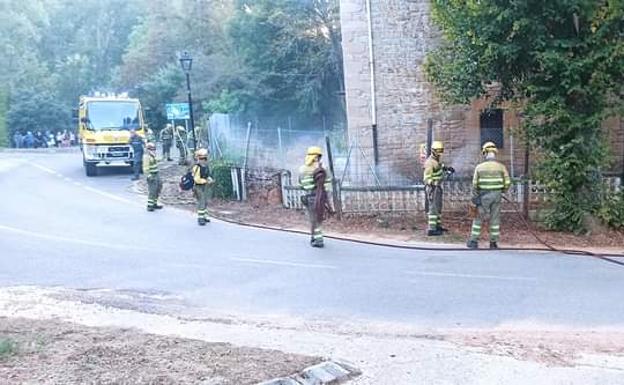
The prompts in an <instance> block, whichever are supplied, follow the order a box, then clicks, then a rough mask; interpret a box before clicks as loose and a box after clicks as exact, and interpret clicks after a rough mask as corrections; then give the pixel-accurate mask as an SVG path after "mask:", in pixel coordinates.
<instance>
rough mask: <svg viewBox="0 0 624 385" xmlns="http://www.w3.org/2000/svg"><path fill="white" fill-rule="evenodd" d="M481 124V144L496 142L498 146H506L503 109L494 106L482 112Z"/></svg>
mask: <svg viewBox="0 0 624 385" xmlns="http://www.w3.org/2000/svg"><path fill="white" fill-rule="evenodd" d="M480 126H481V145H483V143H485V142H494V144H496V147H498V148H503V147H504V144H505V143H504V142H505V141H504V135H503V133H504V131H503V110H501V109H500V108H493V109H487V110H484V111H483V112H481V118H480Z"/></svg>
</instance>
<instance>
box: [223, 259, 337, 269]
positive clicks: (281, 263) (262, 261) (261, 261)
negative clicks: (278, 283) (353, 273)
mask: <svg viewBox="0 0 624 385" xmlns="http://www.w3.org/2000/svg"><path fill="white" fill-rule="evenodd" d="M230 260H231V261H236V262H246V263H257V264H264V265H279V266H291V267H306V268H311V269H331V270H335V269H337V268H338V267H336V266H332V265H316V264H310V263H297V262H286V261H274V260H270V259H249V258H230Z"/></svg>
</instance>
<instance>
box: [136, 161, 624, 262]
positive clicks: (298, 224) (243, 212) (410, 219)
mask: <svg viewBox="0 0 624 385" xmlns="http://www.w3.org/2000/svg"><path fill="white" fill-rule="evenodd" d="M184 170H185V168H184V166H176V165H174V164H171V163H169V164H167V165H165V166H164V167H161V174H162V177H163V181H164V187H163V192H162V197H161V200H162V201H163V202H164V203H165V204H171V205H174V206H177V207H181V208H185V209H189V210H193V208H194V199H193V196H192V193H191V192H184V191H180V190H179V188H178V182H179V178H180V176H181V175H182V174H184ZM137 189H138V191H140V192H145V191H146V186H145V181H144V180H141V181H140V182H139V183H138V184H137ZM209 209H210V212H211V214H212V215H213V216H216V217H220V218H222V219H227V220H233V221H239V222H245V223H252V224H262V225H268V226H271V227H277V228H285V229H296V230H302V231H308V224H307V220H306V217H305V213H304V212H303V211H300V210H291V209H286V208H284V207H283V206H281V204H278V203H270V202H267V200H266V199H262V198H257V197H254V196H251V197H250V199H249V201H247V202H237V201H225V200H218V199H214V200H212V202H211V203H210V207H209ZM470 225H471V220H470V218H468V216H467V214H464V213H445V214H444V226H445V227H446V228H448V229H449V232H448V233H447V234H446V235H444V236H441V237H427V236H426V235H425V228H426V218H425V215H424V213H403V214H375V215H346V216H344V217H343V218H342V220H340V221H339V220H338V219H337V218H335V217H332V218H330V219H329V220H327V221H326V223H325V226H324V227H325V230H326V232H328V233H330V234H335V235H339V236H340V235H342V236H355V237H364V238H366V239H371V240H379V241H384V240H388V241H398V242H433V243H457V244H464V243H465V241H466V238H467V236H468V233H469V232H470ZM501 229H502V230H501V241H500V243H501V246H522V247H524V246H526V247H542V245H540V244H539V241H537V239H536V238H535V237H534V236H533V235H532V234H531V232H530V231H528V229H527V228H526V225H525V223H524V222H523V221H522V220H520V219H519V218H518V217H517V216H516V215H515V214H513V213H508V214H504V215H503V219H502V224H501ZM531 230H532V231H533V232H536V233H537V234H538V236H539V237H540V238H541V239H543V240H544V241H546V242H548V243H549V244H551V245H553V246H555V247H560V248H567V249H569V248H601V249H603V248H607V249H615V250H617V249H618V248H620V249H621V248H622V247H623V246H624V231H613V230H608V229H605V228H599V229H596V231H594V232H593V233H591V234H587V235H575V234H571V233H563V232H555V231H546V230H543V229H540V228H539V227H538V226H536V225H535V224H532V228H531ZM481 240H482V245H487V230H484V233H483V234H482V238H481Z"/></svg>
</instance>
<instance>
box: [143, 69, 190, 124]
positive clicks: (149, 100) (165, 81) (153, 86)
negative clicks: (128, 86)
mask: <svg viewBox="0 0 624 385" xmlns="http://www.w3.org/2000/svg"><path fill="white" fill-rule="evenodd" d="M183 78H184V75H183V74H182V72H181V71H180V70H179V68H178V67H177V66H175V65H174V64H172V63H171V64H168V65H166V66H163V67H161V68H160V69H159V70H158V71H157V72H156V73H155V74H153V75H152V76H151V77H150V78H149V79H146V80H145V81H143V82H142V83H141V84H139V85H138V86H137V87H136V92H135V96H137V97H138V98H139V99H140V100H141V102H142V103H143V107H144V108H145V109H146V118H147V120H148V123H149V125H150V126H152V127H153V128H162V127H163V126H164V125H165V124H166V123H167V122H166V119H167V114H166V111H165V104H164V103H163V101H165V100H171V99H172V98H173V97H174V96H175V95H176V93H177V92H178V87H179V85H180V84H182V80H183Z"/></svg>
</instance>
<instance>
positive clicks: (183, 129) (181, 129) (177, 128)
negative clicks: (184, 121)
mask: <svg viewBox="0 0 624 385" xmlns="http://www.w3.org/2000/svg"><path fill="white" fill-rule="evenodd" d="M176 130H178V131H186V128H184V127H182V126H177V127H176Z"/></svg>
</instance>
